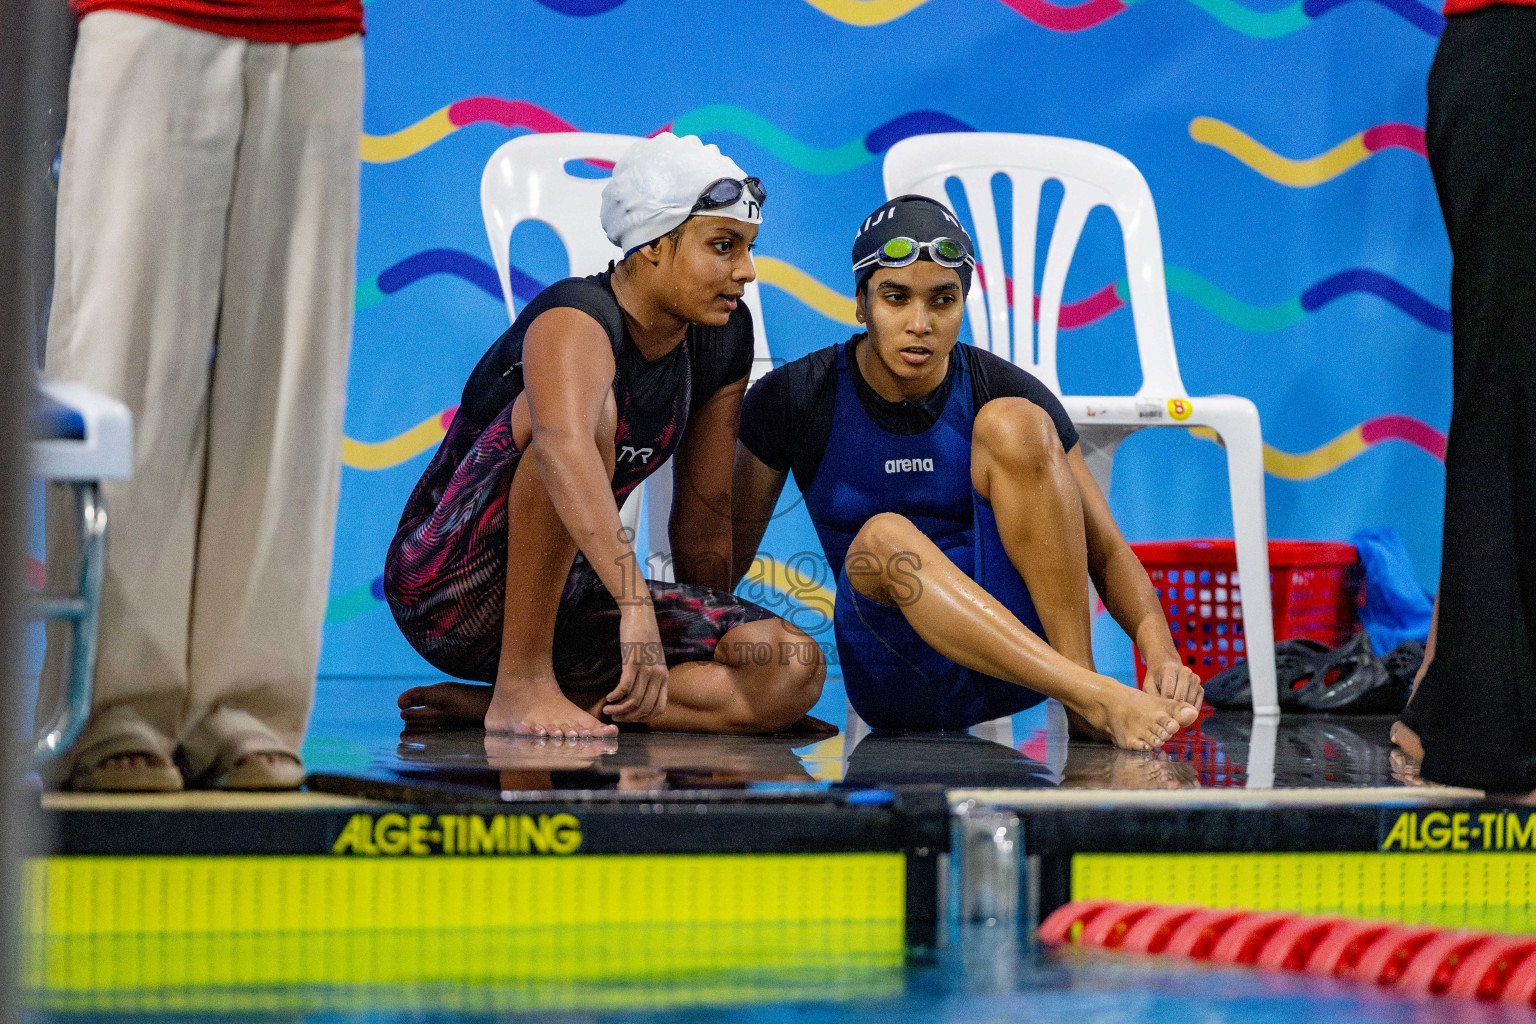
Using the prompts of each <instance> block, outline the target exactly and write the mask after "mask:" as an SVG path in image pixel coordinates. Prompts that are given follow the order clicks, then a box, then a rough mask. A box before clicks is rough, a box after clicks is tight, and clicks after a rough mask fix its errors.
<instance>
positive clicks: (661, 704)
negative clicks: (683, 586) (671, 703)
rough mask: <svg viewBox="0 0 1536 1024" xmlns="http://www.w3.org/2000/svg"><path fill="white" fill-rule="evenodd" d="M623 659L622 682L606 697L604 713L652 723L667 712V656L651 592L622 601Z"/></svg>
mask: <svg viewBox="0 0 1536 1024" xmlns="http://www.w3.org/2000/svg"><path fill="white" fill-rule="evenodd" d="M619 661H620V665H621V666H622V668H621V671H620V673H619V685H618V686H616V687H614V688H613V692H612V693H610V694H608V696H607V697H606V698H604V702H603V713H604V714H605V715H608V716H609V717H610V718H612V719H613V720H614V721H615V722H648V721H650V720H651V719H653V718H655V717H656V716H657V715H659V714H661V713H662V712H663V711H665V710H666V708H667V659H666V655H665V652H664V651H663V649H662V646H661V631H660V630H659V629H658V628H657V626H656V609H655V606H654V605H652V604H651V601H650V597H649V595H647V596H646V599H645V600H644V601H628V602H622V603H621V607H620V611H619Z"/></svg>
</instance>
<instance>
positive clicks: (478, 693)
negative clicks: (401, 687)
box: [395, 683, 493, 728]
mask: <svg viewBox="0 0 1536 1024" xmlns="http://www.w3.org/2000/svg"><path fill="white" fill-rule="evenodd" d="M492 689H493V688H492V687H489V686H486V685H484V684H483V683H433V684H432V685H431V686H413V687H411V688H410V689H409V690H406V691H405V692H404V693H402V694H401V695H400V699H399V700H398V701H396V702H395V703H396V704H398V705H399V706H400V717H401V718H403V719H405V720H406V721H407V722H409V723H410V724H411V725H462V726H465V727H469V728H478V727H479V726H480V725H481V724H483V723H484V722H485V713H486V712H487V711H489V710H490V707H491V690H492Z"/></svg>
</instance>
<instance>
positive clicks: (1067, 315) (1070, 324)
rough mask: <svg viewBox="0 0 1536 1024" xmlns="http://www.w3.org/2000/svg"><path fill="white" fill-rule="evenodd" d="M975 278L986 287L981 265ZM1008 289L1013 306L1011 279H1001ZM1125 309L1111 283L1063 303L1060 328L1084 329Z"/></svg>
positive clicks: (1037, 315)
mask: <svg viewBox="0 0 1536 1024" xmlns="http://www.w3.org/2000/svg"><path fill="white" fill-rule="evenodd" d="M976 277H977V278H978V279H979V280H980V281H981V284H982V287H986V284H987V275H986V274H984V273H982V270H981V265H980V264H977V266H976ZM1003 281H1004V283H1005V284H1006V286H1007V288H1008V305H1010V306H1012V305H1013V278H1011V277H1006V278H1004V279H1003ZM1034 298H1035V322H1036V323H1039V321H1040V296H1038V295H1036V296H1035V297H1034ZM1124 308H1125V301H1124V300H1123V299H1121V298H1120V296H1119V295H1118V294H1116V292H1115V285H1114V284H1113V283H1110V284H1107V285H1105V286H1104V287H1103V288H1100V289H1099V290H1098V291H1096V292H1094V293H1093V294H1092V295H1090V296H1088V297H1087V298H1086V299H1078V300H1077V301H1076V302H1063V303H1062V304H1061V320H1060V324H1059V325H1060V327H1061V329H1062V330H1064V331H1070V330H1072V329H1074V328H1077V327H1086V326H1088V325H1089V324H1091V323H1096V322H1097V321H1099V320H1102V319H1104V318H1105V317H1106V316H1109V314H1111V313H1113V312H1115V311H1116V310H1118V309H1124Z"/></svg>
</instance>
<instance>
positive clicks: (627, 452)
mask: <svg viewBox="0 0 1536 1024" xmlns="http://www.w3.org/2000/svg"><path fill="white" fill-rule="evenodd" d="M652 454H654V450H653V449H651V448H632V447H630V446H629V445H627V444H626V445H624V446H623V447H622V448H620V449H619V461H620V462H644V461H645V460H646V459H649V458H650V457H651V455H652Z"/></svg>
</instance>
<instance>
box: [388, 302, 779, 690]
mask: <svg viewBox="0 0 1536 1024" xmlns="http://www.w3.org/2000/svg"><path fill="white" fill-rule="evenodd" d="M557 307H569V308H571V309H579V310H581V311H582V312H584V313H586V314H587V315H589V316H591V317H592V318H593V319H594V320H596V321H597V322H598V323H600V324H602V325H603V327H604V329H605V330H606V331H607V333H608V338H609V341H610V342H611V343H612V345H613V354H614V366H615V372H614V378H613V397H614V403H615V405H616V407H617V411H618V426H617V428H616V430H615V433H614V456H615V464H614V473H613V497H614V501H615V502H616V503H618V504H622V503H623V501H624V499H625V498H626V497H628V495H629V493H630V492H631V491H632V490H634V488H635V487H636V486H638V485H639V484H640V482H641V481H643V480H644V479H645V478H646V477H648V476H650V475H651V474H652V473H654V472H655V471H656V470H657V469H658V468H659V467H660V466H661V465H662V464H663V463H665V462H666V461H667V459H668V458H669V457H671V455H672V453H673V452H674V451H676V449H677V446H678V444H679V443H680V442H681V440H682V436H683V432H684V430H685V429H686V427H687V423H688V416H689V413H690V411H691V410H693V409H698V408H701V407H702V406H703V404H704V403H705V402H707V401H708V400H709V399H710V398H711V397H713V395H714V394H715V392H717V391H718V390H720V389H721V388H722V387H725V386H726V385H728V384H733V383H735V382H736V381H739V380H741V379H742V378H744V377H746V376H747V374H748V371H749V370H750V369H751V364H752V354H753V336H752V314H751V312H750V311H749V310H748V309H747V307H746V306H745V305H742V306H738V307H737V309H736V311H735V312H734V313H732V314H731V318H730V320H729V321H728V322H727V323H726V324H725V326H723V327H702V326H699V325H693V326H691V327H689V328H688V333H687V336H686V338H685V339H684V340H683V342H682V343H681V344H679V345H678V346H677V347H676V348H675V349H673V350H672V351H671V352H669V353H668V354H667V355H665V356H663V357H661V358H660V359H657V360H655V361H648V360H646V359H645V358H644V357H642V356H641V354H640V352H639V350H638V349H637V348H636V347H635V344H634V342H633V341H632V340H631V339H630V338H629V335H628V332H627V330H626V329H625V326H624V317H623V314H622V312H621V311H620V309H619V304H618V301H617V300H616V299H615V298H614V295H613V289H612V287H611V285H610V284H609V275H608V274H607V273H604V274H598V275H596V276H595V277H588V278H569V279H567V280H564V281H560V282H558V283H556V284H553V285H551V286H550V287H548V288H546V289H545V290H544V291H543V292H541V293H539V295H538V297H537V298H535V299H534V300H533V301H532V302H530V303H529V304H528V306H527V307H526V308H524V309H523V311H522V312H521V313H520V314H519V315H518V317H517V320H516V322H515V323H513V324H512V326H511V327H510V328H508V330H507V332H506V333H505V334H503V335H502V336H501V337H500V338H498V339H497V341H496V343H495V344H494V345H492V346H491V347H490V349H489V351H487V352H486V353H485V355H484V356H483V357H481V359H480V362H479V364H478V365H477V366H476V367H475V370H474V372H473V373H471V374H470V377H469V382H468V383H467V384H466V385H465V386H464V395H463V399H462V401H461V403H460V405H459V410H458V412H457V413H456V414H455V415H454V418H453V422H452V423H451V424H449V427H448V435H447V437H445V438H444V439H443V443H442V444H441V446H439V448H438V450H437V454H436V455H435V456H433V458H432V461H431V463H429V464H428V466H427V469H426V472H424V473H423V474H422V476H421V479H420V480H419V481H418V482H417V484H416V487H415V489H414V490H413V491H412V492H411V497H410V500H409V501H407V502H406V506H405V512H404V514H403V515H402V516H401V518H400V526H399V528H398V529H397V531H396V533H395V539H394V541H393V542H392V543H391V544H390V546H389V553H388V555H387V556H386V558H385V563H384V595H385V598H386V599H387V600H388V601H389V607H390V610H391V611H392V612H393V613H394V616H395V622H396V623H398V624H399V626H400V630H401V632H402V633H404V634H405V638H406V640H408V641H409V642H410V644H411V646H412V647H414V648H415V649H416V651H417V652H418V653H419V654H421V656H422V657H423V658H425V659H426V660H427V661H428V662H430V663H431V664H432V665H433V666H434V667H436V668H438V669H440V670H441V671H443V672H446V673H448V674H449V675H453V676H458V677H460V678H464V679H475V680H480V681H482V682H494V681H495V678H496V665H497V660H498V659H499V657H500V654H501V632H502V619H503V609H504V606H505V600H506V577H507V493H508V489H509V488H510V486H511V483H512V476H513V474H514V473H515V472H516V470H517V466H518V463H519V461H520V460H521V459H522V452H521V451H520V450H519V449H518V447H517V445H516V443H515V442H514V440H513V436H512V406H513V404H514V403H515V402H516V400H517V396H518V395H520V394H522V391H523V373H522V359H523V339H524V336H525V335H526V334H527V332H528V328H529V326H530V325H532V323H533V321H534V320H536V319H537V318H538V317H539V316H540V315H541V314H543V313H544V312H546V311H548V310H550V309H554V308H557ZM648 583H649V586H650V589H651V596H652V599H653V600H654V602H655V607H656V620H657V625H658V626H659V627H660V630H661V638H662V645H663V647H664V649H665V654H666V660H667V663H668V664H669V665H671V664H675V663H677V662H683V661H705V660H709V659H711V658H713V657H714V650H715V646H716V644H718V643H719V641H720V638H721V637H722V636H724V635H725V633H726V632H727V631H729V630H730V629H732V628H734V627H736V626H738V625H741V624H742V623H745V622H753V621H756V620H758V619H764V618H769V617H771V615H772V613H771V612H768V611H766V610H765V609H763V608H760V607H759V606H757V605H755V604H752V603H751V602H749V601H743V600H741V599H739V598H737V597H735V596H733V595H731V594H726V593H722V592H720V591H715V590H710V589H709V588H707V587H699V586H692V585H689V584H680V583H676V584H674V583H658V582H654V581H648ZM618 618H619V615H618V606H617V604H616V603H615V602H614V600H613V598H612V597H611V596H610V595H609V594H608V592H607V589H606V588H605V587H604V586H603V584H602V582H601V581H600V580H599V579H598V576H597V574H596V573H595V572H594V571H593V570H592V568H591V566H589V565H588V564H587V562H586V560H585V559H584V558H583V557H581V556H580V555H578V556H577V558H576V561H575V563H574V564H573V565H572V567H571V571H570V575H569V576H568V577H567V579H566V583H565V589H564V592H563V593H562V595H561V598H560V608H559V612H558V614H557V617H556V625H555V646H554V660H555V673H556V676H557V677H558V678H559V679H560V681H561V684H562V685H563V686H567V687H568V688H574V689H581V690H589V689H591V690H595V689H600V688H602V687H605V686H608V685H611V684H612V683H613V682H614V681H616V680H617V679H618V674H619V671H620V661H619V644H618Z"/></svg>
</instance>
